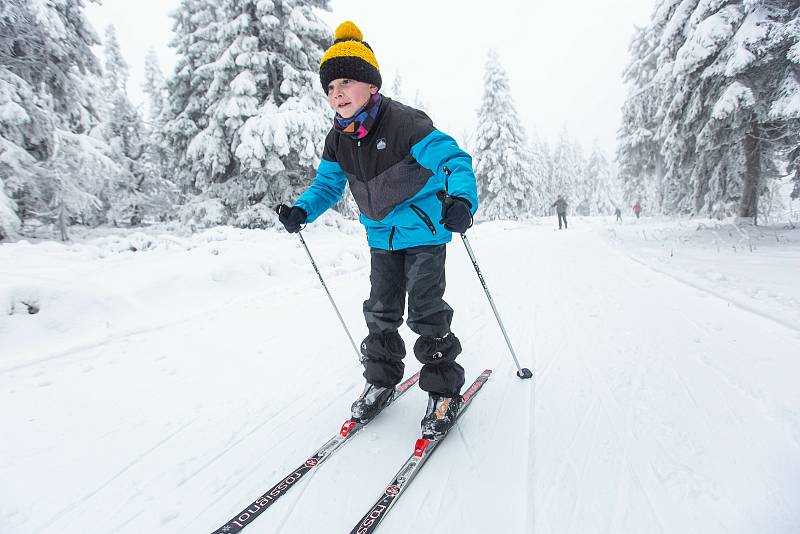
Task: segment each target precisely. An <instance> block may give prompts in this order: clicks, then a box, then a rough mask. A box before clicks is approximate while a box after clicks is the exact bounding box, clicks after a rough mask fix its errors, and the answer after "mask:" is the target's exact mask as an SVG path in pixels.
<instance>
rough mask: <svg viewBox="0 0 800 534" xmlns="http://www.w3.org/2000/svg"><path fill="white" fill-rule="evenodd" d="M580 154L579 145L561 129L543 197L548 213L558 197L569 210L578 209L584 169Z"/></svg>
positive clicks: (567, 132)
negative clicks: (565, 203) (562, 199)
mask: <svg viewBox="0 0 800 534" xmlns="http://www.w3.org/2000/svg"><path fill="white" fill-rule="evenodd" d="M582 152H583V149H582V148H581V146H580V143H578V142H577V141H576V140H573V139H572V137H571V136H570V134H569V131H568V130H567V129H566V127H564V128H562V130H561V133H560V134H559V136H558V142H557V143H556V146H555V148H554V149H553V152H552V157H551V160H550V175H549V176H548V180H547V189H546V197H545V198H546V200H547V201H548V202H547V209H548V211H549V213H552V212H553V208H552V203H553V202H555V200H556V198H558V196H559V195H561V196H563V197H564V199H565V200H566V201H567V204H568V205H569V206H570V209H571V210H576V209H577V208H578V206H579V204H580V202H581V199H582V197H583V193H582V191H581V185H582V178H583V175H584V172H585V167H586V166H585V164H584V161H583V153H582Z"/></svg>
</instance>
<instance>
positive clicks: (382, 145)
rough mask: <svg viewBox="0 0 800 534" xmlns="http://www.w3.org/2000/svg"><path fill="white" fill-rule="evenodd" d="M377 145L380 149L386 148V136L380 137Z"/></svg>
mask: <svg viewBox="0 0 800 534" xmlns="http://www.w3.org/2000/svg"><path fill="white" fill-rule="evenodd" d="M375 146H376V147H377V148H378V150H383V149H384V148H386V138H385V137H381V138H380V139H378V142H377V143H375Z"/></svg>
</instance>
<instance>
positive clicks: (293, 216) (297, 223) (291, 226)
mask: <svg viewBox="0 0 800 534" xmlns="http://www.w3.org/2000/svg"><path fill="white" fill-rule="evenodd" d="M275 211H277V212H278V220H279V221H280V222H281V224H283V227H284V228H286V231H287V232H289V233H290V234H294V233H297V232H299V231H300V230H301V229H302V228H303V225H304V224H305V223H306V219H307V218H308V214H307V213H306V211H305V210H304V209H303V208H300V207H298V206H292V207H291V208H290V207H289V206H287V205H286V204H281V205H279V206H278V207H277V208H275Z"/></svg>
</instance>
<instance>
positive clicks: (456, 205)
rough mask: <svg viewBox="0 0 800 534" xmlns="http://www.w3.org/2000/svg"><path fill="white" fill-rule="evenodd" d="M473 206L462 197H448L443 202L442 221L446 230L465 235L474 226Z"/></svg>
mask: <svg viewBox="0 0 800 534" xmlns="http://www.w3.org/2000/svg"><path fill="white" fill-rule="evenodd" d="M470 208H472V204H470V203H469V201H468V200H466V199H464V198H461V197H447V198H446V199H445V201H444V202H442V220H440V221H439V222H440V223H442V224H444V227H445V229H446V230H450V231H451V232H457V233H459V234H463V233H464V232H466V231H467V228H469V227H471V226H472V213H470V211H469V210H470Z"/></svg>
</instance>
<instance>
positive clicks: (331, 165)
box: [294, 159, 347, 222]
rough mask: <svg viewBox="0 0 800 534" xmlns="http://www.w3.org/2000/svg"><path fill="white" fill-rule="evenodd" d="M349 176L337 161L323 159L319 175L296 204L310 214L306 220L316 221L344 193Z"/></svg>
mask: <svg viewBox="0 0 800 534" xmlns="http://www.w3.org/2000/svg"><path fill="white" fill-rule="evenodd" d="M346 183H347V176H346V175H345V174H344V171H343V170H342V168H341V167H340V166H339V164H338V163H337V162H335V161H328V160H326V159H323V160H322V161H320V162H319V167H317V176H316V178H314V181H313V182H311V185H310V186H309V188H308V189H306V191H305V193H303V194H302V195H300V196H299V197H298V198H297V200H295V202H294V205H295V206H299V207H301V208H303V210H304V211H305V212H306V214H307V215H308V219H307V220H306V222H314V221H315V220H316V219H317V218H318V217H319V216H320V215H322V214H323V213H325V211H327V210H328V209H329V208H330V207H331V206H333V205H334V204H336V203H337V202H338V201H339V199H340V198H342V195H343V194H344V186H345V184H346Z"/></svg>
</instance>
